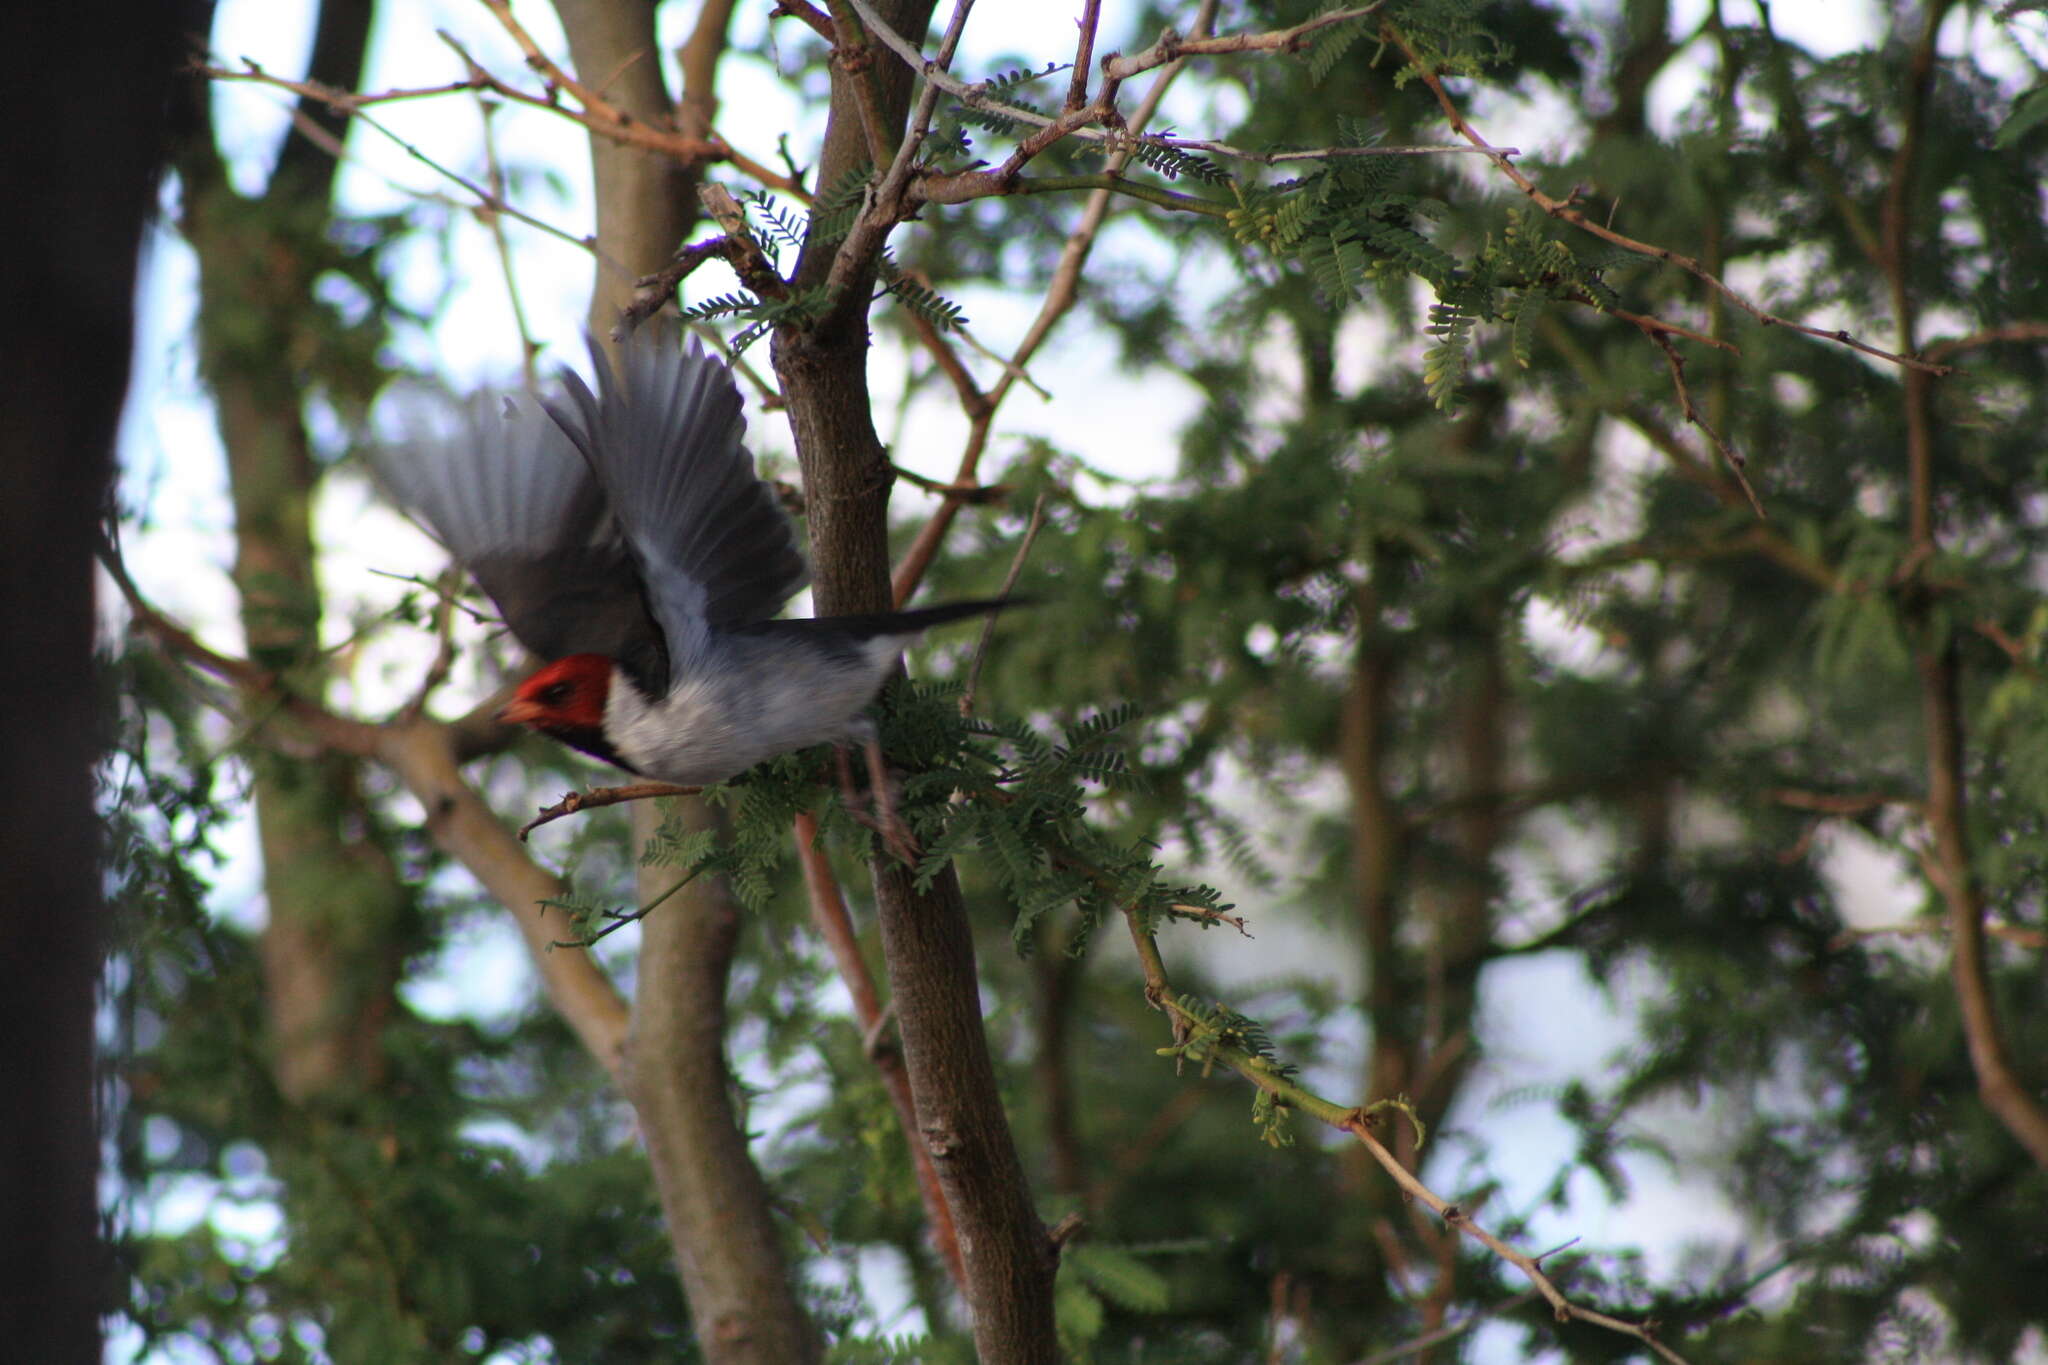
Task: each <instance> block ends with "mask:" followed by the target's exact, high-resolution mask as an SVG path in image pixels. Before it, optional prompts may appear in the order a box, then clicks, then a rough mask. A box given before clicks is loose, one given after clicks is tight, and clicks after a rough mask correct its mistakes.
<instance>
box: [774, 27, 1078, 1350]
mask: <svg viewBox="0 0 2048 1365" xmlns="http://www.w3.org/2000/svg"><path fill="white" fill-rule="evenodd" d="M932 7H933V6H932V3H931V0H894V3H886V4H882V5H880V6H878V7H877V8H878V9H879V11H880V12H881V14H882V15H883V17H884V19H885V20H886V21H887V22H888V23H889V24H890V26H891V27H892V28H894V29H895V30H896V31H897V32H898V33H902V34H906V35H909V36H911V37H913V38H918V39H921V38H922V37H923V35H924V33H925V30H926V28H927V26H928V25H929V23H930V20H931V11H932ZM849 13H850V11H842V12H838V13H835V16H834V17H835V19H836V20H837V21H838V22H839V23H840V24H841V26H842V28H843V27H844V25H845V24H846V22H847V20H846V15H847V14H849ZM849 66H851V67H853V68H854V69H849ZM863 87H864V88H863ZM832 94H833V98H832V114H831V118H830V121H829V122H828V123H827V125H826V135H825V150H824V155H823V157H822V159H821V161H820V165H819V169H818V182H819V183H820V184H830V183H832V182H833V181H834V180H835V179H836V178H837V177H838V176H839V175H841V174H842V173H844V172H845V171H846V170H847V169H848V168H850V167H852V166H855V165H858V164H860V163H861V162H863V161H871V160H873V159H874V157H873V141H874V134H875V131H876V125H879V128H880V130H881V131H882V132H883V133H884V134H885V135H886V136H889V137H900V136H901V135H902V131H903V127H904V120H905V117H906V115H907V113H908V110H909V99H910V74H909V71H908V69H907V68H906V67H904V66H903V65H902V64H901V63H900V62H896V61H893V60H890V59H889V56H888V54H887V53H886V52H881V51H879V50H877V51H876V53H875V54H874V61H873V63H872V64H868V63H867V62H866V61H865V60H864V59H862V60H856V61H854V62H852V63H848V62H846V61H844V60H839V61H835V63H834V67H833V74H832ZM864 109H865V112H866V115H867V118H866V119H865V121H864V119H863V110H864ZM832 253H833V248H831V247H829V246H823V245H812V246H809V247H807V248H806V250H805V252H804V254H803V257H802V259H801V260H800V261H799V263H798V268H797V278H796V283H797V285H798V287H799V288H801V287H803V286H805V285H808V284H811V283H815V282H818V281H821V280H823V279H824V278H825V277H826V275H827V274H828V273H830V270H831V256H832ZM873 269H874V265H873V262H872V261H869V262H864V263H862V270H861V271H860V272H859V281H858V282H857V283H855V284H853V285H851V286H849V288H848V289H847V290H846V292H845V294H844V295H843V296H842V298H841V299H840V300H839V304H838V306H837V308H836V309H835V310H834V311H833V312H832V313H831V314H829V315H828V316H827V317H826V318H825V319H824V320H823V321H822V322H821V323H820V324H819V325H818V326H817V327H815V328H813V329H812V330H809V331H803V332H799V331H794V330H790V329H784V330H781V331H778V332H777V334H776V337H775V369H776V374H777V376H778V377H779V378H780V379H781V381H782V394H783V398H784V400H785V402H786V403H787V404H788V407H789V415H790V429H791V431H792V433H793V434H794V436H795V439H796V447H797V456H798V458H799V460H800V461H801V463H802V466H803V474H804V492H805V505H806V507H807V508H808V511H809V521H810V536H811V565H812V576H813V595H814V598H815V600H816V602H817V609H818V612H819V614H820V615H835V614H842V613H853V612H864V611H884V610H887V609H888V607H889V606H890V601H891V599H890V589H889V564H888V551H887V535H886V532H887V524H888V523H887V516H888V496H889V483H890V471H889V463H888V459H887V456H886V453H885V452H884V451H883V449H882V444H881V441H880V440H879V439H878V438H877V436H876V434H875V429H874V422H873V418H872V415H871V411H870V407H869V397H868V390H867V349H868V336H867V308H866V298H867V293H868V290H867V282H868V281H871V280H872V277H873ZM873 871H874V886H875V900H876V909H877V913H878V916H879V918H880V923H881V931H882V951H883V955H884V957H885V959H886V960H887V963H888V970H889V987H890V994H891V997H892V998H893V1000H894V1001H895V1004H896V1012H897V1020H898V1024H899V1027H900V1029H901V1033H902V1037H903V1055H904V1061H905V1063H906V1064H907V1065H908V1067H909V1069H910V1086H911V1094H912V1098H913V1099H914V1101H915V1103H916V1107H917V1122H918V1130H919V1132H918V1135H919V1138H920V1140H921V1141H922V1142H923V1143H924V1145H925V1148H926V1150H927V1152H929V1153H930V1155H931V1158H932V1162H933V1164H934V1165H935V1166H936V1167H937V1168H938V1172H939V1180H940V1184H941V1185H942V1186H943V1188H944V1190H945V1193H946V1202H947V1204H948V1205H949V1206H950V1207H951V1208H952V1211H953V1217H954V1220H955V1224H956V1226H957V1228H958V1232H959V1238H960V1250H961V1253H962V1257H963V1259H964V1262H965V1266H966V1273H967V1295H966V1297H967V1302H968V1308H969V1310H970V1311H971V1312H972V1314H973V1317H974V1339H975V1346H976V1349H977V1351H978V1352H979V1354H980V1358H981V1360H982V1361H983V1362H984V1363H985V1365H995V1363H996V1362H1011V1361H1019V1362H1037V1361H1052V1360H1056V1359H1058V1356H1059V1348H1058V1343H1057V1340H1056V1338H1055V1336H1054V1333H1053V1321H1052V1281H1053V1272H1054V1270H1055V1269H1056V1255H1055V1252H1054V1250H1053V1247H1052V1245H1051V1242H1050V1240H1049V1239H1048V1238H1047V1236H1046V1232H1045V1228H1044V1225H1043V1224H1042V1223H1040V1222H1039V1220H1038V1216H1037V1212H1036V1210H1035V1209H1034V1208H1033V1207H1032V1202H1031V1194H1030V1189H1029V1187H1028V1185H1027V1183H1026V1181H1025V1178H1024V1169H1023V1164H1022V1162H1021V1161H1020V1160H1019V1159H1018V1156H1017V1149H1016V1143H1015V1140H1014V1138H1013V1136H1012V1134H1011V1132H1010V1128H1009V1122H1008V1119H1007V1117H1006V1115H1005V1114H1004V1112H1003V1107H1002V1099H1001V1096H1000V1095H999V1094H998V1092H997V1089H996V1080H995V1066H994V1063H993V1061H992V1060H991V1058H990V1056H989V1051H988V1038H987V1036H986V1034H985V1032H984V1030H983V1026H982V1012H981V998H980V992H979V990H978V988H977V982H976V970H975V962H974V940H973V935H972V932H971V931H970V929H969V927H968V923H967V914H966V906H965V904H964V903H963V901H962V898H961V895H960V887H959V882H958V881H957V880H956V879H955V878H954V877H953V875H952V874H951V872H950V871H948V872H947V873H945V874H943V875H941V876H940V877H938V878H937V879H936V880H935V881H934V883H933V885H932V888H931V890H930V891H928V892H924V893H920V892H918V891H917V890H916V889H915V887H914V886H913V885H912V882H911V878H910V877H909V875H908V874H907V873H906V872H905V871H904V870H903V869H902V868H901V867H899V866H897V865H896V864H895V863H894V862H893V861H890V860H887V859H877V860H876V862H875V863H874V864H873Z"/></svg>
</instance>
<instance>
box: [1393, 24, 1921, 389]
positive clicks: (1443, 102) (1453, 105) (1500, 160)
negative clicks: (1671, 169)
mask: <svg viewBox="0 0 2048 1365" xmlns="http://www.w3.org/2000/svg"><path fill="white" fill-rule="evenodd" d="M1380 34H1381V36H1382V37H1383V38H1384V39H1385V40H1386V41H1387V42H1388V43H1390V44H1392V45H1393V46H1394V47H1396V48H1398V49H1399V50H1400V52H1401V55H1402V56H1403V57H1405V58H1406V59H1407V61H1408V64H1409V66H1410V67H1411V68H1412V69H1413V70H1414V71H1415V73H1416V75H1418V76H1419V77H1420V78H1421V79H1422V83H1423V84H1424V85H1426V86H1428V87H1429V90H1430V93H1431V94H1433V95H1435V96H1436V101H1437V105H1438V107H1440V108H1441V109H1442V110H1443V111H1444V118H1445V119H1446V120H1447V121H1448V122H1449V123H1450V125H1451V129H1452V131H1454V132H1456V133H1457V134H1458V135H1459V136H1460V137H1462V138H1464V139H1465V140H1466V141H1467V142H1469V143H1471V144H1472V149H1473V150H1474V151H1476V152H1479V153H1480V154H1482V155H1484V156H1485V157H1486V159H1487V160H1488V161H1490V162H1492V163H1493V167H1494V169H1495V170H1497V171H1499V172H1500V173H1501V174H1502V175H1504V176H1506V177H1507V178H1508V180H1509V181H1510V182H1511V183H1512V184H1513V185H1514V187H1515V188H1516V189H1518V190H1520V191H1521V192H1522V193H1523V194H1525V195H1527V196H1528V197H1529V202H1531V203H1533V204H1535V205H1536V207H1538V208H1540V209H1542V210H1543V211H1544V212H1545V213H1547V214H1549V215H1550V216H1551V217H1552V218H1556V219H1559V220H1560V221H1562V222H1567V223H1570V224H1572V226H1574V227H1576V228H1578V229H1580V230H1581V231H1583V232H1589V233H1591V234H1592V235H1593V236H1595V237H1598V238H1599V239H1600V240H1601V241H1603V242H1607V243H1609V244H1611V245H1613V246H1618V247H1620V248H1621V249H1622V250H1624V251H1630V252H1634V253H1635V254H1636V255H1638V256H1647V257H1649V258H1650V259H1651V260H1655V261H1662V262H1664V263H1665V264H1666V265H1673V266H1677V267H1678V268H1679V269H1680V270H1683V271H1684V272H1685V273H1686V274H1688V275H1691V276H1692V277H1693V278H1694V279H1696V280H1698V281H1700V282H1701V283H1702V284H1704V285H1706V286H1707V287H1708V288H1709V289H1712V290H1713V291H1714V292H1715V293H1716V294H1719V295H1720V296H1721V297H1722V298H1724V299H1726V300H1727V301H1728V302H1730V303H1732V304H1734V305H1735V306H1736V307H1737V308H1740V309H1741V310H1742V311H1743V312H1745V313H1747V314H1749V315H1750V316H1751V317H1752V318H1754V319H1756V320H1757V321H1758V322H1759V323H1761V324H1763V325H1764V326H1766V327H1784V328H1787V329H1789V330H1791V331H1794V332H1799V333H1802V334H1804V335H1806V336H1811V337H1819V338H1821V339H1822V340H1824V341H1837V342H1840V343H1841V344H1842V345H1844V346H1847V347H1849V348H1850V349H1852V350H1856V351H1861V352H1863V353H1864V354H1865V355H1869V356H1875V357H1876V358H1877V359H1879V360H1888V361H1890V362H1892V363H1893V364H1895V365H1901V366H1904V367H1906V368H1907V369H1912V370H1919V371H1922V372H1924V373H1927V374H1935V375H1945V374H1948V373H1950V372H1951V371H1950V368H1949V367H1948V366H1946V365H1937V364H1933V363H1932V362H1930V361H1927V360H1924V359H1922V358H1920V357H1918V356H1912V355H1903V354H1900V353H1898V352H1895V351H1887V350H1885V349H1884V348H1883V347H1881V346H1872V345H1871V344H1870V343H1868V342H1865V341H1859V340H1857V339H1856V338H1855V337H1854V336H1851V335H1850V334H1849V333H1848V332H1847V331H1846V330H1843V329H1841V328H1834V329H1829V328H1826V327H1809V326H1807V325H1806V324H1805V323H1803V322H1794V321H1792V320H1791V319H1790V318H1786V317H1780V316H1779V315H1778V314H1776V313H1773V312H1770V311H1769V310H1768V309H1765V308H1761V307H1759V306H1758V305H1756V304H1754V303H1751V302H1750V301H1749V300H1748V299H1746V298H1744V297H1743V296H1742V295H1741V294H1739V293H1737V292H1736V291H1735V290H1734V289H1732V288H1730V287H1729V286H1728V285H1727V284H1726V283H1724V282H1723V281H1722V280H1721V278H1720V277H1719V276H1717V275H1715V274H1714V273H1713V272H1712V271H1710V270H1708V269H1707V268H1706V267H1705V266H1703V265H1701V264H1700V263H1699V262H1698V261H1696V260H1694V259H1693V258H1692V257H1690V256H1685V255H1681V254H1680V253H1678V252H1676V251H1673V250H1671V249H1670V248H1669V247H1662V246H1657V245H1655V244H1653V243H1650V242H1639V241H1637V240H1636V239H1635V238H1633V237H1629V236H1627V235H1625V234H1623V233H1619V232H1616V231H1615V230H1614V229H1613V228H1610V227H1607V226H1605V225H1603V224H1600V223H1596V222H1594V221H1593V220H1592V219H1590V218H1588V217H1586V215H1585V214H1583V213H1581V212H1579V211H1578V210H1577V209H1575V208H1573V207H1572V206H1571V201H1570V200H1568V199H1556V198H1552V197H1551V196H1550V195H1548V194H1545V193H1544V192H1543V190H1542V188H1541V187H1540V186H1539V185H1537V183H1536V182H1535V181H1534V180H1531V179H1530V178H1529V177H1528V176H1526V175H1524V174H1523V173H1522V172H1521V170H1520V168H1518V167H1517V166H1516V165H1515V164H1514V162H1513V161H1511V160H1510V159H1509V158H1510V157H1512V156H1514V155H1515V152H1514V151H1513V150H1512V149H1510V148H1507V147H1495V146H1492V145H1491V144H1489V143H1488V142H1487V141H1486V139H1485V138H1483V137H1481V136H1480V135H1479V132H1478V130H1477V129H1475V128H1473V127H1472V125H1471V124H1469V123H1467V122H1466V121H1465V115H1464V112H1463V111H1462V110H1460V109H1459V107H1458V104H1457V101H1456V100H1453V99H1452V98H1451V95H1450V92H1449V91H1448V90H1446V89H1444V83H1443V80H1442V78H1441V77H1440V76H1439V75H1438V74H1437V72H1436V71H1435V70H1434V69H1433V68H1432V67H1431V66H1430V65H1429V64H1428V63H1427V62H1425V61H1423V59H1422V54H1421V53H1419V52H1417V51H1416V50H1415V48H1414V46H1413V45H1412V44H1411V43H1409V41H1408V38H1407V35H1405V34H1404V33H1402V32H1401V30H1400V29H1398V28H1396V27H1395V26H1394V25H1393V24H1391V23H1387V22H1384V21H1382V23H1381V25H1380Z"/></svg>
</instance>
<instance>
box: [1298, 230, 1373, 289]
mask: <svg viewBox="0 0 2048 1365" xmlns="http://www.w3.org/2000/svg"><path fill="white" fill-rule="evenodd" d="M1306 257H1307V260H1308V265H1309V271H1310V273H1311V274H1312V275H1313V276H1314V278H1315V282H1316V288H1318V289H1320V290H1321V291H1322V292H1323V296H1324V297H1325V298H1327V299H1329V300H1330V301H1331V302H1332V303H1337V302H1341V301H1343V300H1345V299H1353V298H1357V297H1358V294H1359V291H1360V290H1361V289H1363V288H1364V286H1365V280H1366V269H1367V266H1368V264H1369V262H1368V261H1367V260H1366V256H1365V248H1364V247H1362V246H1360V245H1359V244H1358V242H1357V241H1356V240H1355V239H1353V238H1352V237H1351V236H1350V234H1349V233H1348V232H1339V233H1331V234H1329V235H1327V236H1323V237H1319V238H1317V239H1316V241H1315V243H1314V244H1313V246H1312V247H1311V249H1310V250H1309V251H1308V252H1307V253H1306Z"/></svg>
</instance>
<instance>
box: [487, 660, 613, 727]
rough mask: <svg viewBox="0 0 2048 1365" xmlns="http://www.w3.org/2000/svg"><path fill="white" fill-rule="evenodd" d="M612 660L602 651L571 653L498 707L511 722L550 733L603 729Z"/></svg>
mask: <svg viewBox="0 0 2048 1365" xmlns="http://www.w3.org/2000/svg"><path fill="white" fill-rule="evenodd" d="M611 682H612V661H611V660H610V659H607V658H605V657H604V656H603V655H602V654H571V655H570V656H569V657H568V658H566V659H557V660H555V661H554V662H553V663H551V664H549V665H548V666H547V667H546V668H543V669H541V670H540V671H539V672H537V673H535V674H534V675H533V676H532V677H530V678H528V679H527V680H526V681H525V682H523V683H521V684H519V690H518V691H517V692H515V693H513V694H512V700H511V701H509V702H506V703H505V705H504V706H503V707H502V708H500V709H499V711H498V719H499V720H501V721H503V722H505V723H506V724H507V725H530V726H532V727H533V728H534V729H536V730H545V731H548V732H550V733H555V734H560V733H564V732H583V731H591V732H600V731H602V730H603V729H604V703H605V696H606V694H607V693H609V692H610V690H611Z"/></svg>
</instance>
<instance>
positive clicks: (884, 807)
mask: <svg viewBox="0 0 2048 1365" xmlns="http://www.w3.org/2000/svg"><path fill="white" fill-rule="evenodd" d="M865 747H866V749H867V755H868V785H869V787H870V788H871V789H872V791H873V793H874V800H875V819H876V821H877V822H878V823H879V824H880V825H881V834H882V844H883V846H884V847H886V848H887V849H888V850H889V851H890V852H891V853H893V854H895V855H896V857H897V860H898V861H900V862H901V863H902V864H903V865H904V866H905V867H916V866H917V862H918V859H920V858H922V857H923V856H924V850H923V849H921V848H919V847H918V846H917V837H916V836H915V835H913V834H912V833H911V832H910V826H909V825H906V824H904V823H903V816H902V815H901V814H899V813H898V812H897V810H896V790H895V788H894V787H893V786H892V785H891V784H890V781H889V765H888V764H887V763H885V762H883V761H882V741H881V740H879V739H877V738H876V737H875V736H873V735H869V736H868V742H867V745H866V746H865Z"/></svg>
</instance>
